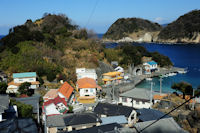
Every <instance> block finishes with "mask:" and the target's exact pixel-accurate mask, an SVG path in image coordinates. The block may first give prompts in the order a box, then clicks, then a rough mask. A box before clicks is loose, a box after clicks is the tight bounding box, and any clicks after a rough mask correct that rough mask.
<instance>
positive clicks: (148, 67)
mask: <svg viewBox="0 0 200 133" xmlns="http://www.w3.org/2000/svg"><path fill="white" fill-rule="evenodd" d="M143 66H144V73H145V74H151V73H152V72H154V71H156V70H157V69H158V64H157V63H156V62H155V61H149V62H145V63H143Z"/></svg>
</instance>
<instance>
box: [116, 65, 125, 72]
mask: <svg viewBox="0 0 200 133" xmlns="http://www.w3.org/2000/svg"><path fill="white" fill-rule="evenodd" d="M115 71H117V72H121V73H124V68H122V67H120V66H118V67H116V68H115Z"/></svg>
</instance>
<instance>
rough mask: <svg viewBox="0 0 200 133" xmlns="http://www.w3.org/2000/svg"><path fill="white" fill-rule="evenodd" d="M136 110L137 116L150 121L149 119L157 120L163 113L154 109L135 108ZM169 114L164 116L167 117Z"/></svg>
mask: <svg viewBox="0 0 200 133" xmlns="http://www.w3.org/2000/svg"><path fill="white" fill-rule="evenodd" d="M136 112H137V113H138V115H139V116H138V118H139V120H141V121H143V122H144V121H151V120H157V119H159V118H160V117H162V116H163V115H165V114H164V113H163V112H160V111H158V110H155V109H145V108H143V109H138V110H136ZM169 117H170V116H168V115H167V116H166V117H164V118H169Z"/></svg>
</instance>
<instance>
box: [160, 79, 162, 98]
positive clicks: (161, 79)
mask: <svg viewBox="0 0 200 133" xmlns="http://www.w3.org/2000/svg"><path fill="white" fill-rule="evenodd" d="M161 94H162V77H160V95H161Z"/></svg>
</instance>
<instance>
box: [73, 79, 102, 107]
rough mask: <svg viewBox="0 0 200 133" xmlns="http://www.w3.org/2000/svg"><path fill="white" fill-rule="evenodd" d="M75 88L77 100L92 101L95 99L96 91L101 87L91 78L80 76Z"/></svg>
mask: <svg viewBox="0 0 200 133" xmlns="http://www.w3.org/2000/svg"><path fill="white" fill-rule="evenodd" d="M77 89H78V91H79V95H80V96H79V102H81V101H84V102H81V103H93V102H95V99H96V92H97V90H98V89H101V87H100V86H98V85H97V84H96V81H95V80H94V79H92V78H82V79H79V80H78V81H77Z"/></svg>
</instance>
